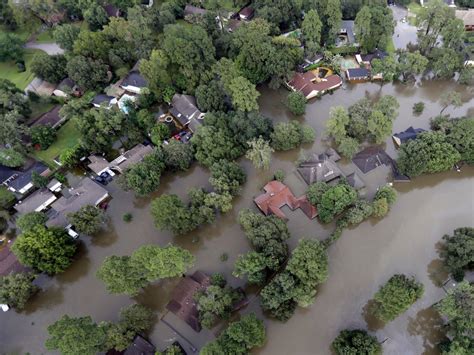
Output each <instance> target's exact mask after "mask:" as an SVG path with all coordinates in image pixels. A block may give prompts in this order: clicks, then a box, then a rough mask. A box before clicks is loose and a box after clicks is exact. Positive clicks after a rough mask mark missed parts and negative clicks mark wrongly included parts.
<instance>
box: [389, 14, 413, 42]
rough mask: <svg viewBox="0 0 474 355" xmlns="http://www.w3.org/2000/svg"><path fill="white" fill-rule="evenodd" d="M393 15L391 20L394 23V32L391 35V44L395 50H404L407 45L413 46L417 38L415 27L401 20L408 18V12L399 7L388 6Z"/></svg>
mask: <svg viewBox="0 0 474 355" xmlns="http://www.w3.org/2000/svg"><path fill="white" fill-rule="evenodd" d="M390 8H391V9H392V13H393V19H394V20H395V21H396V24H395V31H394V33H393V43H394V44H395V48H396V49H405V48H406V46H407V45H408V43H410V42H411V43H413V44H415V43H416V42H417V39H418V36H417V34H416V27H415V26H412V25H410V24H409V23H408V21H407V22H402V19H403V18H406V17H408V10H407V9H405V8H404V7H401V6H390Z"/></svg>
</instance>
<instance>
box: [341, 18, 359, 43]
mask: <svg viewBox="0 0 474 355" xmlns="http://www.w3.org/2000/svg"><path fill="white" fill-rule="evenodd" d="M355 43H356V40H355V36H354V21H341V29H340V30H339V33H338V36H337V40H336V46H338V47H341V46H350V45H354V44H355Z"/></svg>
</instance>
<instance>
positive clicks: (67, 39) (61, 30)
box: [53, 23, 81, 51]
mask: <svg viewBox="0 0 474 355" xmlns="http://www.w3.org/2000/svg"><path fill="white" fill-rule="evenodd" d="M79 32H81V29H80V28H79V27H78V26H74V25H72V24H69V23H65V24H63V25H59V26H56V27H55V28H54V32H53V38H54V41H55V42H56V43H57V44H58V45H59V46H60V47H61V48H62V49H64V50H66V51H72V49H73V47H74V42H75V41H76V39H77V37H78V36H79Z"/></svg>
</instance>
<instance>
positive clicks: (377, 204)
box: [372, 197, 389, 218]
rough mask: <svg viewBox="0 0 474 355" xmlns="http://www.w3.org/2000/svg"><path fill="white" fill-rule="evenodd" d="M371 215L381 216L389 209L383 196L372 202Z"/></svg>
mask: <svg viewBox="0 0 474 355" xmlns="http://www.w3.org/2000/svg"><path fill="white" fill-rule="evenodd" d="M372 208H373V215H374V216H375V217H378V218H381V217H385V216H386V215H387V213H388V210H389V205H388V202H387V199H386V198H385V197H382V198H378V199H376V200H374V202H373V203H372Z"/></svg>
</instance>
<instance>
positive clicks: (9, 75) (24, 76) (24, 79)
mask: <svg viewBox="0 0 474 355" xmlns="http://www.w3.org/2000/svg"><path fill="white" fill-rule="evenodd" d="M38 52H41V50H40V49H26V50H25V55H24V57H23V60H24V61H25V67H26V70H25V71H24V72H19V71H18V68H17V66H16V64H15V62H13V61H9V62H0V78H2V79H8V80H10V81H11V82H13V83H14V84H15V85H16V86H17V87H18V88H19V89H21V90H24V89H25V88H26V87H27V86H28V84H29V83H30V81H31V80H33V78H34V77H35V76H34V74H33V73H32V72H31V71H30V64H31V61H32V59H33V56H34V55H35V54H36V53H38Z"/></svg>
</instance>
